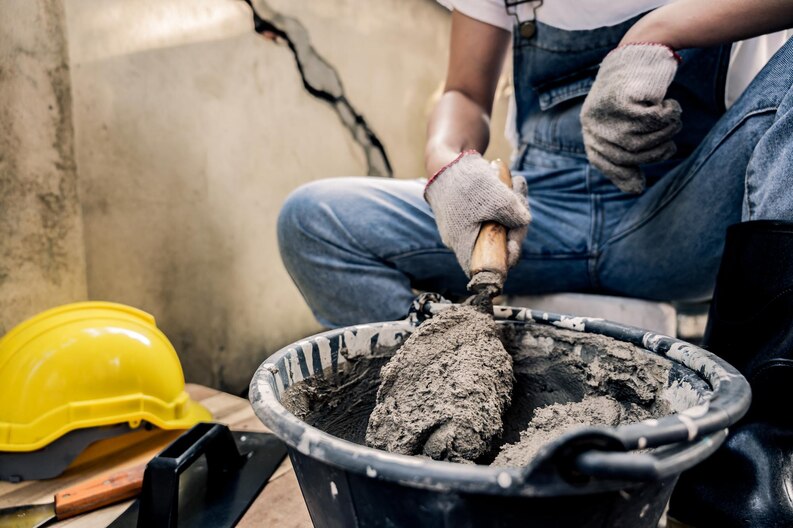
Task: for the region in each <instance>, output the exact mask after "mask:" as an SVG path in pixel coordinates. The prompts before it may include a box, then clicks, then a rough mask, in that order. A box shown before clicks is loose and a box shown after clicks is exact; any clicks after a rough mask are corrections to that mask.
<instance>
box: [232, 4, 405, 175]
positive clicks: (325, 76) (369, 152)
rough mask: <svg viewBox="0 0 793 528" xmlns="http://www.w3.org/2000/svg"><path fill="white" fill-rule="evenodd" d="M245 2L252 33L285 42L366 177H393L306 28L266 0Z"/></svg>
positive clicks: (382, 151) (374, 139)
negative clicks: (355, 149)
mask: <svg viewBox="0 0 793 528" xmlns="http://www.w3.org/2000/svg"><path fill="white" fill-rule="evenodd" d="M244 1H245V3H247V4H248V5H249V6H251V9H252V10H253V23H254V30H255V31H256V32H257V33H259V34H261V33H266V32H269V33H272V34H274V35H276V36H278V37H280V38H282V39H284V41H286V43H287V45H288V46H289V49H290V50H291V51H292V55H294V57H295V63H296V64H297V69H298V71H299V72H300V77H301V79H302V80H303V86H304V87H305V89H306V91H308V93H310V94H311V95H313V96H314V97H316V98H318V99H322V100H323V101H325V102H327V103H329V104H330V105H331V106H332V107H333V109H334V110H335V112H336V114H337V115H338V116H339V120H340V121H341V123H342V125H343V126H344V127H345V128H346V129H347V130H348V131H349V132H350V135H351V136H352V138H353V140H354V141H355V142H356V143H358V144H359V145H360V146H361V148H362V149H363V152H364V154H365V156H366V165H367V171H368V173H369V175H371V176H385V177H389V178H393V176H394V171H393V169H392V168H391V162H390V161H389V160H388V155H387V154H386V151H385V146H384V145H383V143H382V141H380V139H379V138H378V137H377V134H375V132H374V131H373V130H372V129H371V127H370V126H369V124H368V123H367V122H366V119H364V117H363V115H361V113H360V112H358V111H357V110H356V109H355V107H354V106H353V105H352V103H350V101H349V100H348V99H347V96H346V95H345V93H344V86H343V85H342V82H341V78H340V77H339V74H338V72H337V71H336V70H335V69H334V68H333V67H332V66H331V65H330V64H328V62H327V61H326V60H325V59H324V58H322V56H320V55H319V53H317V51H316V50H315V49H314V47H313V46H312V45H311V39H310V38H309V35H308V30H306V28H305V26H303V24H302V23H301V22H300V21H299V20H297V19H296V18H293V17H287V16H284V15H282V14H281V13H279V12H277V11H275V10H274V9H273V8H271V7H270V6H269V5H268V4H267V2H266V1H265V0H244Z"/></svg>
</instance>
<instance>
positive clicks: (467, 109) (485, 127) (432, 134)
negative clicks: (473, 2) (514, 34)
mask: <svg viewBox="0 0 793 528" xmlns="http://www.w3.org/2000/svg"><path fill="white" fill-rule="evenodd" d="M508 47H509V32H508V31H505V30H503V29H501V28H497V27H495V26H491V25H489V24H485V23H484V22H480V21H478V20H474V19H473V18H470V17H467V16H465V15H463V14H462V13H460V12H459V11H454V12H452V33H451V46H450V53H449V67H448V71H447V74H446V86H445V89H444V93H443V95H442V96H441V98H440V101H438V104H437V105H436V106H435V109H434V110H433V112H432V116H431V117H430V121H429V125H428V129H427V145H426V148H425V152H424V154H425V155H424V160H425V166H426V170H427V175H428V176H432V175H433V174H435V173H436V172H437V171H438V170H439V169H440V168H441V167H444V166H445V165H446V164H448V163H449V162H451V161H452V160H453V159H455V158H456V157H457V156H458V155H459V154H460V153H461V152H463V151H465V150H469V149H473V150H477V151H479V152H484V151H485V149H486V148H487V144H488V141H489V140H490V111H491V110H492V107H493V96H494V94H495V91H496V85H497V84H498V78H499V75H500V74H501V66H502V64H503V63H504V57H505V54H506V51H507V48H508Z"/></svg>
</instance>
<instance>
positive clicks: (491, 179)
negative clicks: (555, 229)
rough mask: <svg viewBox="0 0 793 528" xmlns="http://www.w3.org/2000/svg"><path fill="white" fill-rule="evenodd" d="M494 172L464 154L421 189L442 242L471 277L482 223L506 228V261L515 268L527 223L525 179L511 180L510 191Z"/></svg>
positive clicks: (475, 154) (469, 153) (481, 160)
mask: <svg viewBox="0 0 793 528" xmlns="http://www.w3.org/2000/svg"><path fill="white" fill-rule="evenodd" d="M498 173H499V169H498V167H497V166H496V165H495V164H494V163H489V162H487V161H485V159H484V158H482V156H481V155H480V154H479V153H478V152H476V151H466V152H463V153H462V154H460V156H459V157H458V158H457V159H456V160H455V161H453V162H452V163H450V164H449V165H447V166H446V167H444V168H443V169H441V170H440V171H439V172H438V173H437V174H435V176H433V177H432V178H431V179H430V181H429V182H428V183H427V187H426V189H425V190H424V198H426V200H427V202H429V204H430V207H432V211H433V212H434V213H435V221H436V223H437V224H438V230H439V231H440V233H441V239H442V240H443V243H444V244H446V245H447V246H449V247H450V248H451V249H452V250H453V251H454V254H455V255H456V256H457V260H458V261H459V262H460V265H461V266H462V268H463V271H465V274H466V275H467V276H469V277H470V276H471V273H470V269H471V253H473V250H474V244H475V243H476V238H477V236H478V235H479V228H480V227H481V224H482V223H483V222H488V221H494V222H498V223H499V224H501V225H503V226H504V227H506V228H507V255H508V261H509V265H510V266H514V265H515V263H516V262H517V261H518V257H519V256H520V245H521V243H522V242H523V239H524V238H525V237H526V231H527V230H528V225H529V222H530V221H531V214H529V201H528V189H527V187H526V180H525V178H522V177H519V176H516V177H513V178H512V189H510V188H508V187H507V186H506V185H504V184H503V183H502V182H501V180H499V179H498Z"/></svg>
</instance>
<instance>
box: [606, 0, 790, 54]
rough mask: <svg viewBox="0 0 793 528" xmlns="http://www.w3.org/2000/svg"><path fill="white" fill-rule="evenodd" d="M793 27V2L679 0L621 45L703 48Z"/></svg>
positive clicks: (652, 16) (653, 15)
mask: <svg viewBox="0 0 793 528" xmlns="http://www.w3.org/2000/svg"><path fill="white" fill-rule="evenodd" d="M789 27H793V0H678V1H676V2H672V3H671V4H667V5H665V6H663V7H661V8H659V9H656V10H655V11H653V12H651V13H649V14H648V15H647V16H645V17H643V18H642V19H641V20H639V21H638V22H637V23H636V24H634V25H633V27H632V28H631V29H630V30H629V31H628V32H627V33H626V34H625V36H624V37H623V39H622V42H621V43H620V44H631V43H638V42H658V43H662V44H666V45H667V46H669V47H671V48H673V49H685V48H703V47H708V46H714V45H717V44H726V43H728V42H735V41H738V40H743V39H747V38H751V37H756V36H758V35H764V34H766V33H773V32H775V31H779V30H782V29H786V28H789Z"/></svg>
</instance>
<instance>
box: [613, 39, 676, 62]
mask: <svg viewBox="0 0 793 528" xmlns="http://www.w3.org/2000/svg"><path fill="white" fill-rule="evenodd" d="M628 46H661V47H662V48H666V49H668V50H669V53H671V54H672V57H674V59H675V60H676V61H677V63H678V64H680V63H681V62H683V57H681V56H680V54H679V53H678V52H676V51H675V50H674V48H672V47H671V46H668V45H666V44H663V43H661V42H629V43H627V44H620V45H619V46H617V47H616V48H614V49H613V50H611V51H610V52H609V53H614V52H615V51H617V50H618V49H620V48H626V47H628Z"/></svg>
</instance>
